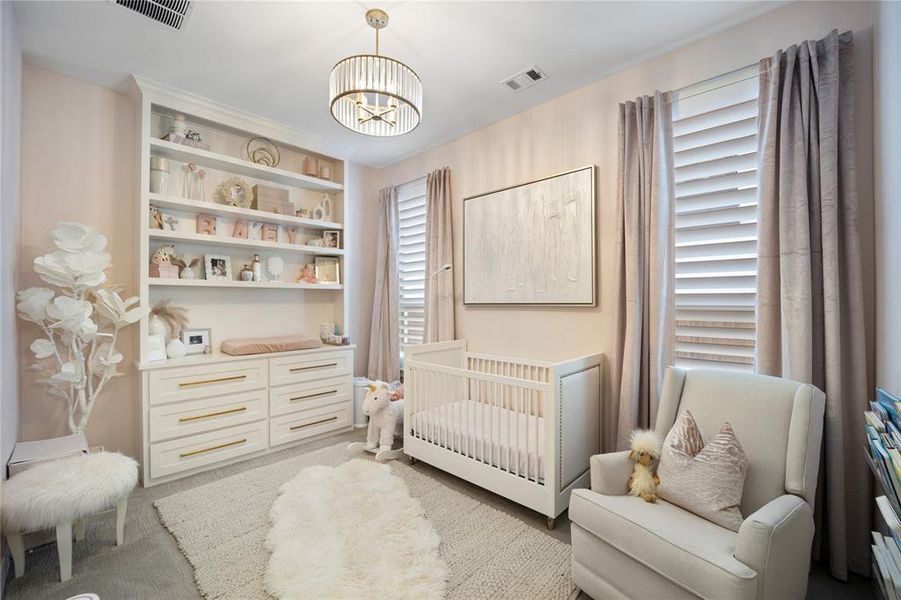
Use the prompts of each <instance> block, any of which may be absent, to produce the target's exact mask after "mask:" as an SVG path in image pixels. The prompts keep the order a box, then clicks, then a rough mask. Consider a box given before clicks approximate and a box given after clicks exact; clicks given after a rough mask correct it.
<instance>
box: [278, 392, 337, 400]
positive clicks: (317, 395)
mask: <svg viewBox="0 0 901 600" xmlns="http://www.w3.org/2000/svg"><path fill="white" fill-rule="evenodd" d="M337 393H338V390H329V391H327V392H319V393H316V394H307V395H306V396H294V397H293V398H288V400H289V401H290V402H296V401H297V400H309V399H310V398H318V397H320V396H331V395H332V394H337Z"/></svg>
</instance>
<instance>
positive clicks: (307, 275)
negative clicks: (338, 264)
mask: <svg viewBox="0 0 901 600" xmlns="http://www.w3.org/2000/svg"><path fill="white" fill-rule="evenodd" d="M297 281H298V282H300V283H317V282H318V281H319V280H318V279H317V278H316V267H315V266H313V265H311V264H309V263H308V264H305V265H304V266H303V271H301V273H300V277H298V278H297Z"/></svg>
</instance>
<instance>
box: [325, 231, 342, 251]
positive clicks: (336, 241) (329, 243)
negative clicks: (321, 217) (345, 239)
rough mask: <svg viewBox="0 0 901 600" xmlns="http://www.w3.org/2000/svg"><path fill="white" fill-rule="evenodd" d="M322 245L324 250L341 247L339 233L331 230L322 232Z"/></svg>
mask: <svg viewBox="0 0 901 600" xmlns="http://www.w3.org/2000/svg"><path fill="white" fill-rule="evenodd" d="M322 245H323V247H325V248H340V247H341V232H340V231H338V230H336V229H335V230H333V229H326V230H325V231H323V232H322Z"/></svg>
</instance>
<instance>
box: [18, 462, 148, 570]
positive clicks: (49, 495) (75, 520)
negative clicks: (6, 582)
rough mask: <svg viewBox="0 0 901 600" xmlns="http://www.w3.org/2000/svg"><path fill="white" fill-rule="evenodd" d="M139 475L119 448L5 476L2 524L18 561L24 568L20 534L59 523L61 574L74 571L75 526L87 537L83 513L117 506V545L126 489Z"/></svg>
mask: <svg viewBox="0 0 901 600" xmlns="http://www.w3.org/2000/svg"><path fill="white" fill-rule="evenodd" d="M137 481H138V463H136V462H135V461H134V460H133V459H131V458H129V457H127V456H125V455H123V454H118V453H115V452H100V453H97V454H86V455H82V456H74V457H72V458H65V459H62V460H57V461H53V462H47V463H42V464H39V465H35V466H34V467H31V468H30V469H27V470H25V471H22V472H21V473H17V474H16V475H13V476H12V477H10V478H9V480H7V481H5V482H3V487H2V490H3V491H2V494H3V496H2V504H0V524H2V526H3V531H4V532H5V533H6V539H7V541H8V542H9V548H10V550H11V552H12V555H13V562H14V563H15V566H16V577H21V576H22V574H23V573H25V545H24V543H23V541H22V534H24V533H27V532H29V531H37V530H40V529H49V528H51V527H56V546H57V550H58V552H59V578H60V581H66V580H68V579H69V578H70V577H72V526H73V524H74V526H75V539H76V540H82V539H84V528H85V522H84V520H85V518H87V517H89V516H90V515H93V514H96V513H98V512H101V511H104V510H108V509H111V508H112V507H114V506H115V507H116V545H117V546H121V545H122V542H123V541H124V534H125V510H126V508H127V506H128V495H129V494H130V493H131V491H132V490H133V489H134V487H135V484H136V483H137Z"/></svg>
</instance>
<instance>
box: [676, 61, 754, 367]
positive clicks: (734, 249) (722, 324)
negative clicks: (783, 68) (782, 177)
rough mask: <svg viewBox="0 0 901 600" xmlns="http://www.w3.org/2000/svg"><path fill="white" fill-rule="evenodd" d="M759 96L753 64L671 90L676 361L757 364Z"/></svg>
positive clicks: (707, 364)
mask: <svg viewBox="0 0 901 600" xmlns="http://www.w3.org/2000/svg"><path fill="white" fill-rule="evenodd" d="M757 95H758V77H757V66H756V65H755V66H753V67H748V68H746V69H742V70H740V71H736V72H734V73H730V74H728V75H724V76H722V77H718V78H715V79H713V80H709V81H705V82H703V83H700V84H697V85H694V86H691V87H689V88H686V89H683V90H680V91H679V92H677V94H676V95H675V97H674V104H673V138H674V140H673V151H674V155H675V168H676V170H675V180H676V206H675V210H676V216H675V246H676V247H675V261H676V268H675V275H676V331H675V334H676V335H675V340H676V342H675V343H676V347H675V364H676V365H678V366H682V367H696V366H705V367H722V368H729V369H742V370H748V371H750V370H751V369H753V367H754V334H755V300H756V295H757V290H756V288H757Z"/></svg>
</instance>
